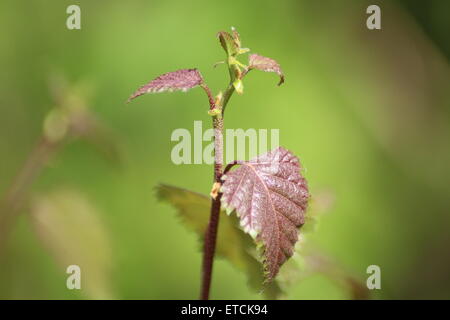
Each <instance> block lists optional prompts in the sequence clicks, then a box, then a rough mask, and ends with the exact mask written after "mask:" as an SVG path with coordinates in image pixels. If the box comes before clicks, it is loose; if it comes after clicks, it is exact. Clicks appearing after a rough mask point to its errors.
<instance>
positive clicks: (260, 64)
mask: <svg viewBox="0 0 450 320" xmlns="http://www.w3.org/2000/svg"><path fill="white" fill-rule="evenodd" d="M248 60H249V66H248V68H249V70H251V69H258V70H262V71H265V72H275V73H276V74H278V75H279V76H280V82H278V85H281V84H282V83H284V74H283V71H282V70H281V67H280V65H279V64H278V62H276V61H275V60H273V59H271V58H267V57H264V56H260V55H259V54H251V55H250V56H249V58H248Z"/></svg>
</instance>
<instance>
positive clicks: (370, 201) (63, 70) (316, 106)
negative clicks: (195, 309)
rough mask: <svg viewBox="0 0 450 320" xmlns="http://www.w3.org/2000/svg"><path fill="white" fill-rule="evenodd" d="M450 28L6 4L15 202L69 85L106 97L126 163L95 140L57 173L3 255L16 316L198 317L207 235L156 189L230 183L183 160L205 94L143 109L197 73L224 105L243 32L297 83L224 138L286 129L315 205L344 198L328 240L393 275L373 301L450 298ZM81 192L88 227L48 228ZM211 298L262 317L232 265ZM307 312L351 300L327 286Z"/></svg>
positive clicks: (395, 10) (443, 23)
mask: <svg viewBox="0 0 450 320" xmlns="http://www.w3.org/2000/svg"><path fill="white" fill-rule="evenodd" d="M70 4H78V5H80V7H81V30H68V29H67V28H66V19H67V17H68V14H66V8H67V6H68V5H70ZM370 4H378V5H380V7H381V19H382V30H375V31H370V30H368V29H367V28H366V24H365V23H366V19H367V17H368V15H367V14H366V8H367V6H368V5H370ZM449 10H450V2H447V1H440V0H435V1H407V0H405V1H357V0H354V1H331V0H330V1H328V0H327V1H312V0H311V1H299V0H293V1H247V2H243V1H192V2H191V1H188V2H187V1H127V2H124V1H118V0H114V1H24V0H20V1H13V0H4V1H1V3H0V39H1V41H0V69H1V72H0V108H1V113H0V114H1V116H0V192H1V194H2V196H1V197H3V194H6V193H7V192H8V190H9V189H10V188H11V184H12V183H13V181H14V179H15V177H16V176H17V175H18V173H19V172H20V170H21V168H22V167H23V164H24V163H25V161H26V160H27V159H28V158H29V155H30V153H31V151H32V150H33V148H34V146H35V144H36V143H37V141H38V139H39V137H40V136H41V134H42V127H43V121H44V119H45V117H46V115H47V114H48V112H49V111H50V110H51V109H52V108H53V107H55V103H56V102H55V99H54V97H53V96H52V93H51V90H50V89H49V80H50V79H51V77H52V75H53V74H61V75H63V76H64V77H65V78H67V81H68V82H69V84H70V85H75V86H76V85H77V84H79V83H85V84H86V83H87V85H85V87H86V86H87V87H88V90H84V91H83V90H81V91H82V92H84V93H85V94H84V93H83V94H84V96H85V97H86V103H87V105H89V108H90V111H92V112H94V113H95V114H96V116H97V117H98V118H99V119H101V121H102V123H103V125H104V126H105V127H108V128H109V129H110V131H111V136H110V137H108V139H113V140H114V143H115V144H116V145H117V146H118V148H119V150H120V154H121V158H120V159H121V160H120V161H119V162H118V161H115V160H114V159H115V158H114V157H112V158H111V157H106V158H105V157H104V156H102V153H99V152H97V149H98V148H96V147H95V146H94V147H92V144H90V143H87V142H86V141H85V139H74V140H73V141H72V142H71V143H68V144H66V145H64V147H63V148H62V149H61V150H60V151H59V152H58V153H57V154H56V155H55V156H54V157H52V158H51V159H50V162H49V164H48V165H47V166H46V167H45V168H44V170H43V171H42V173H41V174H40V175H39V176H38V177H37V179H36V180H35V181H34V183H33V184H32V186H31V188H30V190H29V193H28V194H27V195H26V196H24V198H23V200H22V201H23V204H21V205H22V207H21V209H20V210H18V212H17V219H16V220H15V221H14V223H13V224H12V225H11V226H10V227H8V228H10V229H11V230H10V231H11V232H10V234H9V235H8V237H7V238H8V239H7V240H5V239H4V240H3V241H4V244H3V247H4V249H3V250H2V252H1V258H0V298H3V299H16V298H23V299H78V298H104V297H113V298H123V299H195V298H197V296H198V292H199V281H200V265H201V253H200V245H199V242H198V239H197V236H196V235H195V234H194V233H192V232H190V231H187V230H186V229H185V228H184V226H183V225H181V223H180V220H179V218H178V217H177V216H176V214H175V210H174V209H173V208H171V207H170V206H168V205H167V204H163V203H159V202H158V201H157V200H156V198H155V196H154V191H153V188H154V186H155V185H156V184H157V183H158V182H166V183H170V184H174V185H177V186H180V187H185V188H189V189H191V190H195V191H198V192H202V193H208V192H209V190H210V188H211V181H212V167H211V166H209V165H181V166H176V165H174V164H173V163H172V162H171V160H170V152H171V149H172V147H173V146H174V145H175V143H174V142H171V141H170V136H171V133H172V131H173V130H174V129H176V128H187V129H190V130H192V128H193V121H194V120H202V121H204V128H207V127H209V125H210V119H209V116H208V114H207V112H206V111H207V108H208V105H207V100H206V99H205V97H204V93H203V92H202V91H201V90H200V89H194V90H192V91H191V92H189V93H187V94H184V93H179V92H177V93H173V94H170V95H169V94H160V95H147V96H144V97H141V98H139V99H137V100H136V101H134V102H133V103H131V104H129V105H125V103H124V102H125V101H126V99H127V98H128V96H129V95H130V94H131V93H132V92H133V91H134V90H136V89H137V88H138V87H139V86H140V85H142V84H144V83H146V82H148V81H150V80H151V79H153V78H154V77H155V76H157V75H159V74H162V73H165V72H167V71H174V70H176V69H180V68H193V67H198V68H199V69H200V70H201V72H202V74H203V76H204V78H205V79H206V81H207V82H208V84H209V86H210V87H211V88H212V89H213V90H214V91H215V92H217V91H218V90H219V89H222V88H224V87H225V85H226V84H227V82H228V74H227V71H226V68H225V67H224V66H218V67H217V68H216V69H214V68H212V64H213V63H214V62H216V61H219V60H221V59H223V58H224V52H223V50H222V48H221V47H220V45H219V43H218V41H217V38H215V35H216V32H217V31H220V30H229V28H230V27H231V26H234V27H236V28H237V30H238V31H239V32H240V34H241V39H242V42H243V47H249V48H250V49H251V50H252V52H255V53H259V54H262V55H265V56H268V57H272V58H275V59H276V60H277V61H278V62H279V63H280V64H281V66H282V68H283V70H284V72H285V74H286V83H285V84H284V85H283V86H281V87H277V86H276V82H277V81H278V80H277V78H276V75H273V74H267V73H262V72H256V71H255V72H254V73H251V74H250V75H249V76H248V77H247V78H246V80H245V93H244V95H242V96H237V95H236V96H233V98H232V100H231V102H230V105H229V107H228V108H227V116H226V123H225V125H226V127H227V128H244V129H247V128H256V129H270V128H277V129H280V144H281V145H282V146H285V147H286V148H288V149H290V150H292V151H293V152H294V153H295V154H297V155H299V156H300V158H301V161H302V164H303V166H304V167H305V168H306V170H307V171H306V173H305V174H306V178H307V179H308V181H309V185H310V191H311V193H312V196H313V198H314V197H315V196H316V197H317V198H319V197H320V194H324V193H325V194H328V195H331V196H332V198H333V199H334V201H333V204H332V205H331V206H330V208H329V209H328V210H327V212H326V214H324V215H323V217H322V218H321V223H320V227H319V228H318V230H317V231H316V232H315V233H314V234H312V235H311V241H313V242H314V244H315V245H316V246H318V247H320V248H321V249H322V250H324V251H325V252H327V254H329V255H330V256H332V257H333V258H335V259H336V260H337V261H340V263H342V265H344V266H345V267H346V268H347V269H348V270H349V271H350V272H352V273H354V274H355V275H357V276H358V277H360V278H361V279H363V280H364V279H365V278H366V277H367V276H368V275H367V274H366V268H367V267H368V266H369V265H372V264H376V265H379V266H380V267H381V274H382V289H381V290H376V292H373V295H372V298H382V299H391V298H414V299H415V298H450V272H449V271H450V250H449V249H448V246H449V243H450V233H449V226H450V197H449V191H450V190H449V189H450V187H449V181H450V170H449V168H450V148H449V145H450V144H449V142H450V81H449V80H450V73H449V57H450V41H449V38H448V32H449V30H450V20H449V19H448V12H449ZM244 62H245V60H244ZM87 92H89V93H87ZM83 94H82V95H81V96H83ZM102 143H103V142H100V145H101V144H102ZM110 159H112V160H113V161H110ZM61 190H62V191H61ZM64 190H66V191H64ZM67 190H73V191H67ZM65 193H68V194H69V196H68V197H66V198H68V200H69V202H68V203H66V202H65V203H60V204H59V205H60V206H59V207H57V208H60V209H57V210H62V213H61V214H64V213H65V212H69V211H70V210H74V206H81V208H85V207H89V210H91V211H93V212H92V215H93V216H94V217H86V219H84V218H83V217H82V216H79V215H78V214H77V213H76V210H75V214H74V215H72V218H73V220H70V219H69V220H68V221H66V222H61V223H62V224H64V223H66V226H65V227H67V228H68V229H69V230H68V231H67V232H64V230H63V228H62V227H61V228H60V227H58V222H55V223H56V227H53V229H52V227H49V226H48V225H45V223H47V222H48V220H45V218H46V217H47V219H48V217H51V216H52V214H51V209H49V207H48V206H50V207H51V206H52V205H49V203H48V201H50V200H49V198H48V197H50V198H51V197H53V199H54V198H55V197H56V198H58V197H61V194H63V196H62V197H63V198H64V194H65ZM73 193H75V194H73ZM48 195H50V196H48ZM36 199H37V200H36ZM60 200H61V199H60ZM63 200H64V199H63ZM63 200H61V201H63ZM66 200H67V199H66ZM46 201H47V202H46ZM64 201H65V200H64ZM84 202H89V203H84ZM36 203H37V204H36ZM71 203H72V204H73V205H72V206H71V205H70V204H71ZM90 207H92V208H90ZM33 208H34V209H33ZM36 208H41V209H42V210H43V211H42V212H41V213H42V214H41V215H38V217H40V218H42V219H44V220H41V222H42V221H43V223H42V224H40V225H39V224H37V226H36V224H35V223H33V222H32V221H33V219H30V217H33V213H32V211H33V210H37V209H36ZM61 208H63V209H61ZM77 208H78V207H77ZM46 210H47V211H46ZM49 210H50V211H49ZM80 210H82V209H80ZM89 210H87V211H89ZM43 225H44V227H43ZM46 226H47V227H48V228H47V229H46ZM91 229H92V230H91ZM45 230H47V231H48V230H52V232H53V233H51V234H45V232H46V231H45ZM2 232H5V231H4V230H3V231H2ZM58 232H59V234H58ZM61 232H62V233H61ZM42 233H44V234H42ZM66 242H67V244H66ZM80 243H81V245H80ZM80 246H81V247H80ZM70 248H73V251H71V250H70ZM77 250H78V251H77ZM77 257H81V258H80V259H86V261H87V262H86V263H87V265H88V266H87V267H86V268H87V270H85V271H84V272H85V273H86V274H90V275H91V278H90V279H91V280H92V283H91V284H86V285H84V286H83V288H84V289H83V290H81V291H77V290H72V291H71V290H68V289H67V288H66V278H67V276H68V275H67V274H66V272H65V271H66V267H67V264H64V263H61V262H66V261H73V262H71V263H72V264H77V263H79V261H78V260H77V259H76V258H77ZM89 268H91V269H89ZM82 274H84V273H82ZM85 280H86V279H85ZM85 280H82V281H85ZM86 281H87V280H86ZM85 289H89V290H85ZM211 296H212V298H214V299H247V298H250V299H259V298H261V296H260V295H259V294H258V293H253V292H252V291H251V290H249V289H248V288H247V285H246V278H245V275H244V274H242V273H240V272H239V271H237V270H235V269H234V268H233V267H232V266H230V265H229V264H228V263H227V262H226V261H223V260H216V264H215V267H214V275H213V283H212V294H211ZM288 298H290V299H319V298H325V299H341V298H348V294H347V293H346V292H345V291H343V290H341V289H340V288H339V287H337V286H336V285H335V284H334V283H333V282H332V281H330V280H329V279H328V278H326V277H324V276H323V275H320V274H315V275H313V276H311V277H308V278H306V279H304V280H303V281H301V282H299V283H298V284H296V285H294V286H293V287H292V289H291V290H290V291H289V295H288Z"/></svg>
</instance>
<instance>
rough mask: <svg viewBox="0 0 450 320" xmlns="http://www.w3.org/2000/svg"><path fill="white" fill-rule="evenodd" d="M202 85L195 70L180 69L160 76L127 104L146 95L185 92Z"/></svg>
mask: <svg viewBox="0 0 450 320" xmlns="http://www.w3.org/2000/svg"><path fill="white" fill-rule="evenodd" d="M202 83H203V77H202V75H201V74H200V72H199V71H198V70H197V69H181V70H177V71H174V72H168V73H165V74H163V75H160V76H159V77H157V78H156V79H154V80H152V81H150V82H149V83H147V84H146V85H143V86H142V87H140V88H139V89H138V90H137V91H136V92H135V93H133V94H132V95H131V97H130V98H129V99H128V102H130V101H131V100H133V99H135V98H137V97H139V96H141V95H143V94H146V93H157V92H164V91H176V90H181V91H184V92H185V91H187V90H189V89H192V88H194V87H196V86H199V85H201V84H202Z"/></svg>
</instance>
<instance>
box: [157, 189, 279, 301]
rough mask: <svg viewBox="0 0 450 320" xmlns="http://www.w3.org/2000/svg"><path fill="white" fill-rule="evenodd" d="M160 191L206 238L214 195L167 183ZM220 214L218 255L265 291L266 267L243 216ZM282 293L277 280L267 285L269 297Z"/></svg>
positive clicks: (199, 233) (161, 198)
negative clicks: (242, 223) (241, 223)
mask: <svg viewBox="0 0 450 320" xmlns="http://www.w3.org/2000/svg"><path fill="white" fill-rule="evenodd" d="M156 191H157V196H158V198H159V199H160V200H163V201H166V202H168V203H170V204H171V205H173V206H174V207H175V208H176V209H177V210H178V213H179V216H180V217H181V219H182V220H183V222H184V224H185V225H186V226H187V227H188V228H189V229H191V230H193V231H195V232H196V233H197V234H198V235H199V237H201V239H202V240H203V236H204V234H205V230H206V228H207V226H208V219H209V211H210V205H211V200H210V198H209V197H207V196H206V195H203V194H200V193H196V192H192V191H189V190H186V189H182V188H178V187H174V186H170V185H165V184H160V185H158V186H157V187H156ZM220 215H221V216H220V223H219V230H218V236H217V237H218V238H217V247H216V253H217V255H218V256H220V257H223V258H225V259H227V260H228V261H229V262H230V263H231V264H232V265H233V266H235V267H236V268H237V269H239V270H240V271H242V272H244V273H245V274H246V275H247V277H248V283H249V286H250V287H251V288H252V289H254V290H255V291H261V289H262V288H263V287H262V283H263V281H264V278H263V270H262V266H261V264H260V263H259V261H258V259H257V256H256V251H255V248H254V247H255V246H254V242H253V239H252V238H251V237H250V236H249V235H247V234H245V233H243V232H242V230H240V228H239V219H238V218H237V217H236V216H232V217H228V216H227V215H226V214H225V212H224V211H221V214H220ZM281 294H282V291H281V289H280V286H279V283H278V282H276V281H274V282H272V283H270V284H268V285H267V286H265V287H264V295H265V296H266V297H267V298H268V299H276V298H279V297H280V295H281Z"/></svg>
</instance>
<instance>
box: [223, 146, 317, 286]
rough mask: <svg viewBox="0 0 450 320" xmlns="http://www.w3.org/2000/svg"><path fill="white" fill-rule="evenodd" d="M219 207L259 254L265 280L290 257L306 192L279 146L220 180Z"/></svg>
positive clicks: (294, 160)
mask: <svg viewBox="0 0 450 320" xmlns="http://www.w3.org/2000/svg"><path fill="white" fill-rule="evenodd" d="M223 179H224V180H225V182H224V184H223V186H222V188H221V191H222V192H223V196H222V205H223V206H224V207H225V208H226V209H227V210H228V211H233V210H235V211H236V212H237V214H238V216H239V218H240V223H241V226H242V228H243V229H244V231H245V232H246V233H248V234H250V235H251V236H252V237H253V238H255V240H256V241H257V243H259V244H260V245H261V246H262V247H261V249H262V250H261V251H262V255H261V257H262V260H263V264H264V268H265V271H266V277H267V280H268V281H270V280H272V279H273V278H274V277H275V276H276V275H277V273H278V270H279V268H280V266H281V265H282V264H283V263H284V262H285V261H286V260H287V259H288V258H289V257H291V256H292V255H293V253H294V246H295V243H296V242H297V240H298V228H299V227H300V226H301V225H303V223H304V214H305V211H306V208H307V205H308V199H309V192H308V187H307V184H306V180H305V179H304V178H303V177H302V176H301V175H300V163H299V160H298V158H297V157H296V156H294V155H293V154H292V153H291V152H289V151H288V150H286V149H284V148H282V147H279V148H277V149H275V150H273V151H270V152H268V153H266V154H264V155H261V156H259V157H257V158H255V159H253V160H250V161H247V162H243V163H242V164H241V166H240V167H239V168H238V169H235V170H233V171H231V172H229V173H227V174H226V176H224V177H223Z"/></svg>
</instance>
